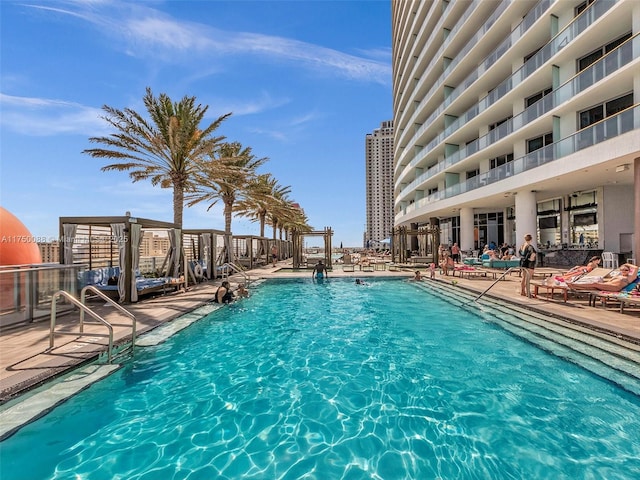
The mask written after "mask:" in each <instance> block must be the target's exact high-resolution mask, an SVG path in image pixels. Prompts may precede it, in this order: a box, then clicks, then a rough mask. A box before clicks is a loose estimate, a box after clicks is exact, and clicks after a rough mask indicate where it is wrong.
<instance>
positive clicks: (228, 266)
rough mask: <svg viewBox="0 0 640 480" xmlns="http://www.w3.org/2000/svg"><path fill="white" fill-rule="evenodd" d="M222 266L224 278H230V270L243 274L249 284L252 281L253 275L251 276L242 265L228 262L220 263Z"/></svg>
mask: <svg viewBox="0 0 640 480" xmlns="http://www.w3.org/2000/svg"><path fill="white" fill-rule="evenodd" d="M220 268H221V269H222V278H225V279H228V278H229V271H233V272H236V273H239V274H240V275H242V276H243V277H244V281H245V283H246V284H247V285H249V284H250V283H251V277H249V275H247V274H246V273H245V272H244V270H243V269H242V268H241V267H240V266H238V265H236V264H235V263H229V262H226V263H223V264H222V265H220Z"/></svg>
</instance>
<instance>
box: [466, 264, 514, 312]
mask: <svg viewBox="0 0 640 480" xmlns="http://www.w3.org/2000/svg"><path fill="white" fill-rule="evenodd" d="M521 268H522V267H509V268H507V269H506V270H505V271H504V273H503V274H502V275H500V276H499V277H498V278H497V279H496V280H494V281H493V283H492V284H491V285H489V286H488V287H487V288H486V289H485V290H484V291H483V292H482V293H481V294H480V295H478V296H477V297H476V298H474V299H473V300H471V302H477V301H478V300H480V298H482V296H483V295H484V294H485V293H487V292H488V291H489V290H491V287H493V286H494V285H495V284H496V283H498V282H499V281H500V280H502V279H503V278H504V277H506V276H507V273H511V272H513V271H515V270H518V271H520V269H521ZM471 302H467V304H469V303H471Z"/></svg>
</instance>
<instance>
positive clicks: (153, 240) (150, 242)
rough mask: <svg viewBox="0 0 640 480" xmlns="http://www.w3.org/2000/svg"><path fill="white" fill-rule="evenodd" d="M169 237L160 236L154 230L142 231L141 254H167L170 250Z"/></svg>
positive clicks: (145, 255)
mask: <svg viewBox="0 0 640 480" xmlns="http://www.w3.org/2000/svg"><path fill="white" fill-rule="evenodd" d="M169 248H170V243H169V237H167V236H166V235H164V236H160V235H157V234H156V233H154V232H153V231H145V232H143V233H142V241H141V242H140V255H141V256H143V257H157V256H162V255H166V254H167V252H168V251H169Z"/></svg>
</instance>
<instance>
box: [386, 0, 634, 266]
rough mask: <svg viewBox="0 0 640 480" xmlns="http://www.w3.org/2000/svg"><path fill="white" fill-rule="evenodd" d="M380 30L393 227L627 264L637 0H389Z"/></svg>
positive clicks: (471, 245) (473, 243)
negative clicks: (388, 45)
mask: <svg viewBox="0 0 640 480" xmlns="http://www.w3.org/2000/svg"><path fill="white" fill-rule="evenodd" d="M392 29H393V30H392V31H393V40H392V47H393V52H392V54H393V60H392V62H393V94H394V99H393V113H394V127H395V132H394V138H395V141H394V148H395V154H394V159H395V165H394V175H395V187H394V188H395V192H394V195H395V225H396V226H411V227H414V228H415V227H420V226H422V225H439V228H440V230H439V231H440V242H441V243H453V242H457V243H458V244H459V245H460V246H461V247H462V249H463V250H476V249H479V248H482V247H483V246H484V245H485V244H488V243H490V242H495V243H497V244H500V243H503V242H506V243H509V244H518V243H520V242H521V241H522V238H523V236H524V235H525V233H531V234H532V235H533V236H534V241H535V243H537V245H538V246H545V247H547V248H548V249H549V253H552V251H553V250H554V249H564V250H571V249H575V250H579V249H584V250H586V249H589V248H591V249H593V250H605V251H611V252H616V253H619V254H620V258H621V259H624V257H625V255H626V256H630V255H633V253H632V252H635V255H633V256H634V257H635V258H636V259H638V255H640V251H639V250H640V248H639V245H640V192H639V191H640V36H639V33H640V2H638V1H615V0H588V1H585V0H562V1H554V0H517V1H509V0H480V1H478V0H476V1H461V0H451V1H443V0H434V1H429V0H406V1H403V0H396V1H394V2H392ZM634 172H635V174H634ZM634 177H635V179H634ZM634 235H635V238H634ZM639 260H640V259H639Z"/></svg>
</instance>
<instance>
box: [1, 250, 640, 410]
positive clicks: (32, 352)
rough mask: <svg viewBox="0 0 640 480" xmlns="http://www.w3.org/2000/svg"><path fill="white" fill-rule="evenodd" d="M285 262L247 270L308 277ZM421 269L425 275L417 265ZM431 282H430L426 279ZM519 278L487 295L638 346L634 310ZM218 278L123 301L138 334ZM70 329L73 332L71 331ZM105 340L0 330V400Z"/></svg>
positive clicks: (207, 290) (66, 321)
mask: <svg viewBox="0 0 640 480" xmlns="http://www.w3.org/2000/svg"><path fill="white" fill-rule="evenodd" d="M287 266H289V267H290V263H288V264H287V263H285V262H280V263H279V264H278V266H276V267H275V268H274V267H271V266H269V267H263V268H261V269H257V270H252V271H250V272H248V273H249V275H250V277H251V278H252V279H257V278H293V277H300V276H303V275H304V276H307V275H308V276H309V277H310V276H311V272H310V271H309V272H293V271H292V270H287V268H286V267H287ZM414 270H415V268H411V267H410V268H407V269H404V270H402V271H393V272H390V271H388V270H385V271H380V270H377V271H373V272H362V271H358V270H357V269H356V270H355V271H354V272H343V271H342V268H341V266H339V265H338V266H336V267H335V268H334V271H333V272H330V274H329V277H350V278H354V279H355V278H363V279H366V278H370V277H381V276H386V277H398V276H404V277H408V278H409V277H412V276H413V271H414ZM422 271H423V273H426V272H425V271H424V269H422ZM231 280H232V283H233V282H234V281H235V282H236V283H237V282H240V281H243V279H242V277H241V276H240V275H236V276H234V277H231ZM427 281H432V280H427ZM435 281H438V282H445V283H452V282H455V285H454V286H453V288H464V289H467V290H470V291H473V292H476V293H478V294H480V293H481V292H483V291H484V290H485V289H486V288H487V287H489V286H490V285H491V284H493V283H494V280H493V276H492V275H489V276H487V277H471V278H467V277H465V278H460V277H457V276H456V277H455V278H454V277H451V276H444V275H439V274H438V275H437V276H436V280H435ZM519 282H520V278H519V277H518V276H517V275H515V274H514V275H507V276H506V277H505V279H504V280H500V281H498V282H496V283H495V285H494V286H493V287H492V288H491V290H490V291H489V292H488V293H487V296H493V297H498V298H501V299H502V300H506V301H510V302H514V303H517V304H519V305H521V306H525V307H527V308H531V309H535V310H538V311H541V312H544V313H546V314H548V315H552V316H555V317H560V318H566V319H568V320H569V321H570V322H574V323H578V324H581V325H586V326H589V327H590V328H595V329H598V330H601V331H606V332H610V333H611V334H612V335H615V336H617V337H619V338H623V339H627V340H630V341H631V342H633V343H637V344H638V349H639V350H640V310H638V309H635V310H634V309H630V310H629V311H628V312H626V313H624V314H620V313H619V312H618V311H617V309H615V308H608V309H605V308H603V307H600V306H598V307H592V306H589V305H588V300H587V299H586V298H582V299H581V298H574V297H570V298H569V301H568V302H567V303H564V302H563V301H562V298H561V296H559V295H557V296H555V297H554V299H551V300H547V299H546V297H540V298H527V297H522V296H520V294H519V293H520V285H519ZM218 284H219V281H217V282H215V283H204V284H199V285H196V286H192V287H191V288H190V289H189V291H187V292H182V293H172V294H168V295H165V296H158V297H155V298H149V299H145V300H144V301H141V302H139V303H136V304H131V305H127V306H126V308H127V310H129V311H130V312H132V313H133V314H134V315H135V317H136V320H137V331H138V335H140V334H142V333H144V332H148V331H150V330H152V329H154V328H156V327H157V326H159V325H162V324H165V323H167V322H169V321H171V320H173V319H175V318H176V317H179V316H181V315H184V314H185V313H187V312H190V311H192V310H194V309H195V308H197V307H199V306H201V305H203V304H205V303H208V302H209V301H210V300H211V298H213V294H214V292H215V290H216V289H217V285H218ZM92 307H93V309H94V310H95V311H96V312H97V313H98V314H99V315H101V316H102V317H103V318H105V319H106V320H107V321H109V322H111V323H113V324H114V344H116V345H117V344H119V343H120V344H121V343H123V342H125V341H126V340H127V338H130V335H131V322H130V321H129V320H128V319H127V317H125V316H123V315H121V314H119V313H118V312H117V311H116V309H114V308H113V307H110V306H106V305H105V304H104V302H103V301H100V302H96V303H95V305H92ZM57 324H58V328H57V330H59V331H67V332H69V331H77V326H78V316H77V314H68V315H65V316H61V317H60V318H59V320H58V322H57ZM74 329H76V330H74ZM85 331H86V332H89V333H94V334H99V333H104V331H105V329H104V327H100V326H98V325H94V324H91V325H86V326H85ZM105 345H106V339H105V338H103V337H79V338H78V337H76V336H56V337H55V347H54V348H53V349H52V350H49V321H42V322H37V323H32V324H29V325H26V326H20V327H15V328H13V329H7V330H6V331H3V332H0V402H6V401H7V400H9V399H11V398H13V397H15V396H17V395H18V394H20V393H22V392H24V391H25V390H27V389H29V388H31V387H33V386H36V385H38V384H40V383H42V382H44V381H46V380H48V379H50V378H52V377H55V376H57V375H60V374H62V373H64V372H66V371H68V370H69V369H70V368H72V367H76V366H78V365H81V364H83V363H86V362H91V361H93V360H95V358H96V357H97V356H98V354H100V352H104V351H105V350H106V347H105Z"/></svg>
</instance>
